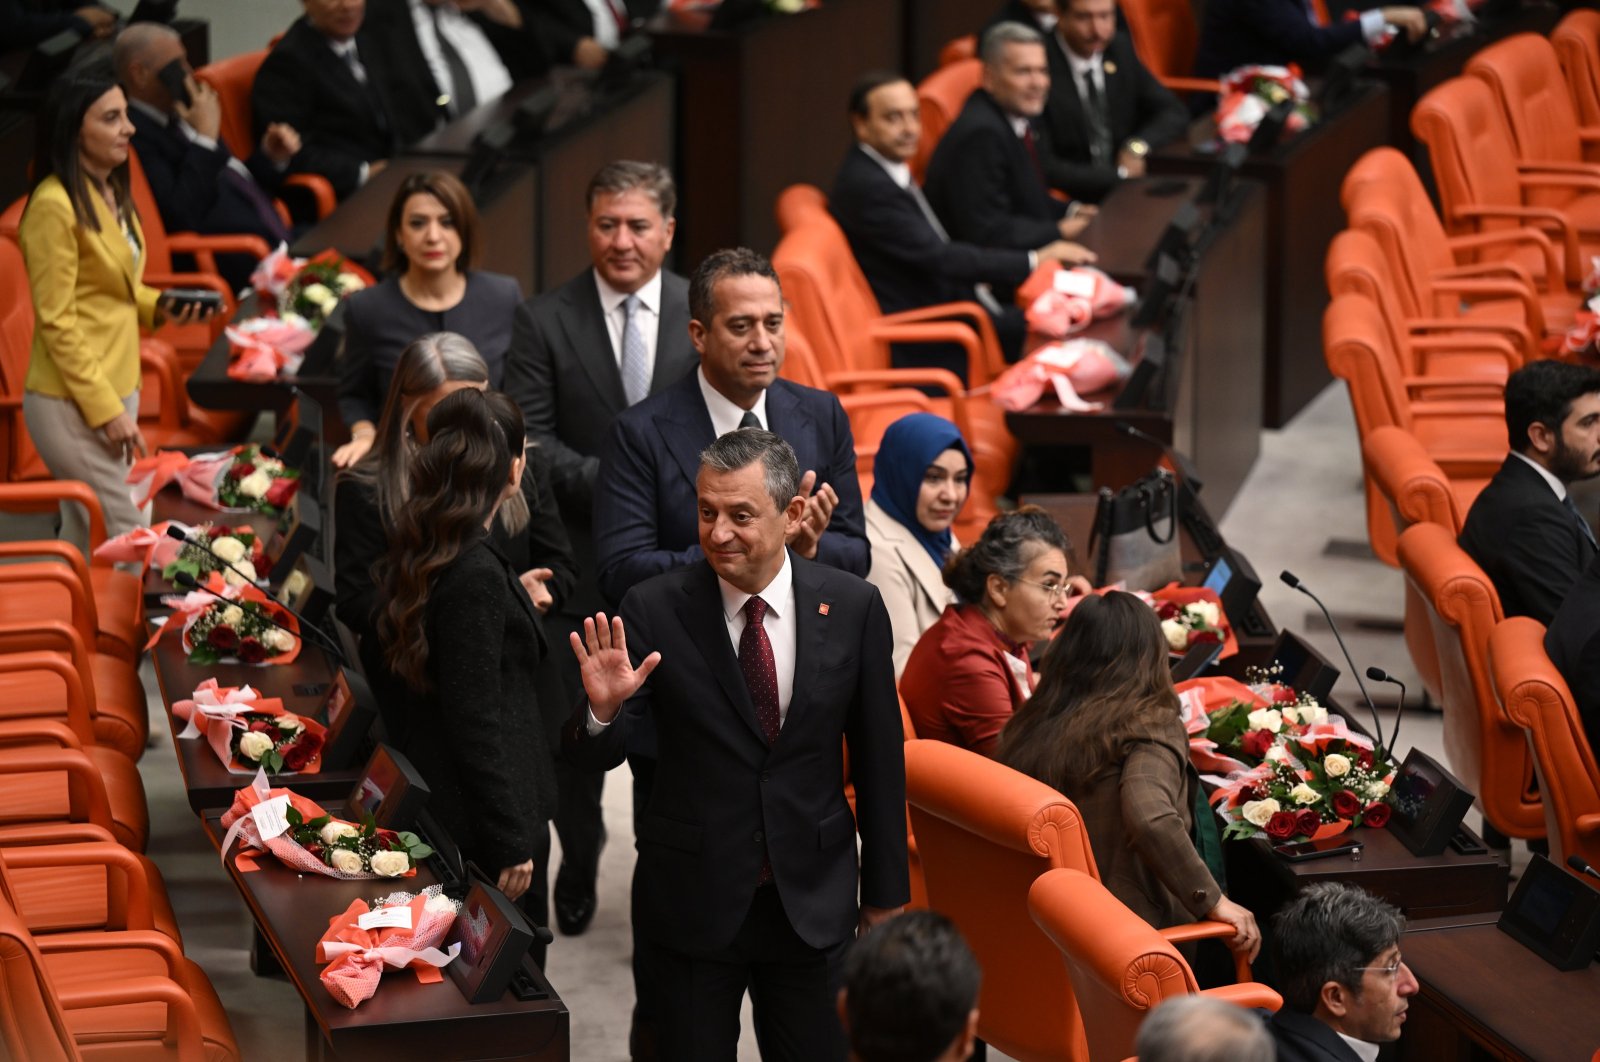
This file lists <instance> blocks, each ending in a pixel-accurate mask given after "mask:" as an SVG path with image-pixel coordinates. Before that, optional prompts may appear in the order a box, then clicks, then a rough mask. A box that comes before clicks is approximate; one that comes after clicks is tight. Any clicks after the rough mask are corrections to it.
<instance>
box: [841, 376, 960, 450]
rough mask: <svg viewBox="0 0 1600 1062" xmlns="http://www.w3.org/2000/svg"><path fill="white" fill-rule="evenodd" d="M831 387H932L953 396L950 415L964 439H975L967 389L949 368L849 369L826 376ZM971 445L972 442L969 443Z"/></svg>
mask: <svg viewBox="0 0 1600 1062" xmlns="http://www.w3.org/2000/svg"><path fill="white" fill-rule="evenodd" d="M825 382H826V383H827V385H828V389H829V390H842V391H846V392H849V391H856V390H869V389H870V390H880V389H885V388H892V387H931V388H937V389H938V390H940V391H943V392H944V393H945V394H947V395H949V396H950V400H951V401H950V419H951V420H952V421H954V422H955V426H956V430H958V431H959V432H961V437H962V438H963V439H971V438H972V437H973V436H972V424H971V422H970V420H969V418H968V416H967V398H966V393H965V392H964V391H963V390H962V389H961V380H960V378H958V377H957V376H956V374H955V373H953V372H951V371H950V370H949V369H849V370H846V371H844V372H830V373H827V374H826V376H825ZM969 445H970V443H969Z"/></svg>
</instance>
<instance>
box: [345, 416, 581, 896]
mask: <svg viewBox="0 0 1600 1062" xmlns="http://www.w3.org/2000/svg"><path fill="white" fill-rule="evenodd" d="M427 436H428V441H427V443H426V444H425V445H423V446H422V447H421V448H420V449H419V450H418V451H417V453H416V455H415V458H414V460H413V463H412V468H411V490H410V495H409V497H408V499H407V503H406V504H405V505H404V506H403V507H401V508H400V509H399V511H398V512H397V514H396V517H397V518H396V521H395V525H394V528H393V530H392V531H391V533H390V536H389V552H388V554H387V555H386V556H385V557H384V559H383V561H382V562H381V563H380V564H379V565H378V566H377V568H376V570H375V573H374V574H375V575H376V577H377V580H378V586H379V590H380V592H381V593H382V594H383V595H384V599H385V604H384V608H383V610H382V614H381V616H380V618H379V624H378V632H379V637H380V638H381V639H382V642H383V649H384V659H385V661H386V663H387V665H388V668H389V670H390V672H391V673H392V674H393V675H394V676H395V677H396V678H397V679H399V680H400V682H402V683H403V684H404V686H405V688H406V691H407V696H406V710H407V713H408V714H409V716H410V726H409V728H408V729H409V738H408V740H407V741H406V742H405V745H404V751H405V753H406V754H407V756H409V757H410V758H411V761H412V762H413V763H414V764H415V765H416V767H417V769H418V771H420V772H421V774H422V776H423V778H425V779H426V780H427V782H428V787H429V789H430V790H431V791H432V795H431V796H430V798H429V802H428V806H429V809H430V810H431V811H432V812H433V813H434V814H435V816H436V817H437V818H438V819H439V822H440V825H441V826H443V828H444V829H445V830H446V831H447V832H448V833H449V835H450V836H451V838H452V839H454V840H455V842H456V843H457V844H458V845H459V846H460V847H461V851H462V853H463V854H464V855H465V856H466V858H468V859H470V860H472V861H473V862H475V863H477V864H478V865H479V866H480V867H482V868H483V869H484V870H485V871H486V872H487V873H489V874H494V875H497V876H498V885H499V887H500V889H501V890H502V891H504V892H505V893H506V895H507V896H510V897H511V898H512V899H516V898H517V897H519V896H521V895H522V894H523V893H524V892H526V891H527V890H528V888H529V885H530V884H531V882H532V876H533V874H534V866H533V856H534V853H535V852H536V851H537V850H538V849H539V840H538V838H539V836H540V835H543V834H545V832H546V825H545V824H546V823H547V822H548V821H549V819H550V816H551V813H552V812H553V811H554V810H555V801H556V789H555V777H554V773H553V766H552V763H551V758H550V749H549V745H548V742H547V741H546V738H545V733H544V727H543V725H542V723H541V721H540V716H539V705H538V698H537V695H536V694H535V692H534V689H535V686H536V684H537V681H538V674H537V673H538V669H539V664H540V662H541V661H542V660H544V658H545V656H546V655H547V653H548V645H547V643H546V641H545V636H544V632H543V630H542V628H541V625H540V623H539V614H538V612H537V611H535V609H534V606H533V602H532V601H531V599H530V598H529V597H528V594H527V591H526V590H524V589H523V586H522V583H521V581H520V579H519V576H518V573H517V571H516V569H515V568H514V567H513V566H512V564H511V563H510V562H509V561H508V560H507V559H506V555H505V554H504V553H503V552H502V551H501V550H500V549H499V548H498V547H497V546H496V545H495V543H494V541H493V539H492V537H491V535H490V533H489V528H490V525H491V524H492V523H493V522H494V518H495V514H496V512H497V511H498V510H499V509H500V507H501V505H503V504H504V503H505V502H506V501H507V500H508V499H510V498H512V497H515V496H516V495H517V494H518V492H519V491H520V489H521V482H522V474H523V450H524V445H525V440H524V434H523V423H522V411H521V410H520V409H518V408H517V405H516V403H515V402H513V401H511V399H509V398H507V397H506V396H505V395H502V394H499V393H496V392H489V393H485V392H483V391H479V390H477V389H476V388H471V387H468V388H463V389H460V390H457V391H455V392H453V393H451V394H449V395H447V396H445V397H444V398H443V399H442V400H441V401H440V402H439V403H438V404H437V405H436V406H435V407H434V408H433V410H432V411H431V412H430V413H429V414H428V417H427Z"/></svg>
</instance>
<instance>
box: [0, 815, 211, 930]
mask: <svg viewBox="0 0 1600 1062" xmlns="http://www.w3.org/2000/svg"><path fill="white" fill-rule="evenodd" d="M76 830H77V828H76V827H73V826H66V827H54V828H51V829H49V830H45V829H41V830H40V831H39V832H38V834H37V835H36V836H35V837H34V838H32V842H33V843H29V844H17V843H16V842H15V841H13V840H11V839H8V840H7V843H6V844H5V845H4V846H3V847H0V896H3V897H4V898H5V899H6V900H7V901H8V902H9V903H10V904H11V907H12V909H13V910H14V911H16V912H17V914H18V915H19V916H21V918H22V920H23V922H24V923H25V924H26V925H27V927H28V930H29V932H31V933H34V934H35V935H38V934H47V933H84V932H97V931H98V932H105V931H113V932H118V931H122V930H134V931H137V932H150V931H154V932H157V933H160V934H161V935H162V936H164V937H167V938H168V939H170V940H172V941H173V942H175V943H176V944H178V945H179V946H180V947H181V946H182V945H183V938H182V937H181V936H179V934H178V922H177V917H176V916H175V915H174V914H173V911H172V902H171V900H170V899H169V898H168V897H167V894H166V885H164V884H163V883H162V881H161V877H160V875H159V874H157V873H156V871H155V867H154V865H153V864H151V863H150V861H149V860H148V859H146V858H145V857H144V856H142V855H139V854H138V853H136V852H131V851H129V850H128V849H126V848H124V847H123V846H122V845H120V844H117V843H116V842H115V841H107V840H80V839H79V835H78V834H77V832H76Z"/></svg>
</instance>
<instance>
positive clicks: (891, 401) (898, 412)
mask: <svg viewBox="0 0 1600 1062" xmlns="http://www.w3.org/2000/svg"><path fill="white" fill-rule="evenodd" d="M839 403H840V404H841V405H843V406H844V411H845V413H846V415H848V416H849V418H850V434H851V435H853V436H855V441H856V476H857V478H859V479H860V480H861V496H862V497H863V498H866V497H869V496H870V495H871V494H872V475H873V472H872V466H873V462H874V461H875V460H876V459H877V456H878V446H879V444H880V443H881V442H882V441H883V433H884V431H886V430H887V429H888V427H889V425H891V424H893V423H894V422H895V421H897V420H899V419H900V418H901V417H904V416H907V415H909V414H911V413H935V412H937V410H935V409H934V405H933V401H932V400H931V399H929V397H928V396H927V395H925V394H923V393H922V392H921V391H917V390H913V389H911V388H894V389H891V390H888V391H858V392H854V393H851V394H843V395H840V396H839ZM950 412H953V413H956V414H961V415H962V416H961V419H958V420H956V421H954V423H955V426H956V428H957V430H959V431H960V432H961V437H962V438H963V439H970V438H972V426H971V424H970V423H969V422H967V420H966V418H965V416H964V414H965V413H966V407H965V406H957V407H955V408H954V409H953V410H950ZM980 486H981V484H980ZM998 511H999V510H998V509H996V508H995V503H994V497H993V496H992V495H989V494H987V493H986V492H984V491H982V490H972V491H970V492H969V493H968V495H967V504H966V505H965V506H963V507H962V509H961V515H960V517H959V518H958V519H957V521H956V526H955V528H954V530H955V534H956V538H957V539H958V540H959V541H961V542H976V541H977V539H978V536H979V535H981V534H983V529H984V528H985V527H987V526H988V525H989V521H990V520H992V519H994V516H995V514H996V513H997V512H998Z"/></svg>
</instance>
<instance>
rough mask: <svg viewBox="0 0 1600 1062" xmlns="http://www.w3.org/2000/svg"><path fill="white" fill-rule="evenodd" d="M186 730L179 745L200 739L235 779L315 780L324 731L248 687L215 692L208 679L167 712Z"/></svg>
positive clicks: (216, 687)
mask: <svg viewBox="0 0 1600 1062" xmlns="http://www.w3.org/2000/svg"><path fill="white" fill-rule="evenodd" d="M172 714H173V715H175V716H177V717H178V718H179V719H182V720H185V721H186V723H187V725H186V726H185V727H184V728H183V731H182V732H181V733H180V734H179V735H178V737H179V739H180V740H184V739H188V740H193V739H197V738H204V739H205V741H206V743H207V744H208V745H210V746H211V751H213V752H215V753H216V754H217V759H218V761H220V762H221V764H222V766H224V767H226V768H227V769H228V770H230V771H232V772H234V773H235V774H253V773H254V772H256V771H258V770H264V771H266V772H267V773H269V774H316V773H317V772H318V771H320V770H321V769H322V746H323V744H324V742H325V741H326V740H327V731H326V730H325V729H324V728H323V726H322V724H321V723H318V722H317V721H316V720H315V719H307V718H305V717H304V716H299V715H295V714H294V713H293V712H288V711H285V710H284V707H283V700H282V699H281V698H278V697H262V696H261V695H260V694H259V693H257V692H256V691H255V690H254V689H252V688H250V687H249V686H239V687H233V686H219V685H218V684H217V680H216V679H214V678H208V679H206V680H205V681H204V682H202V683H200V685H199V687H198V688H196V689H195V691H194V695H193V696H192V697H191V698H189V699H187V700H182V701H177V702H175V703H174V704H173V706H172Z"/></svg>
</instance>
